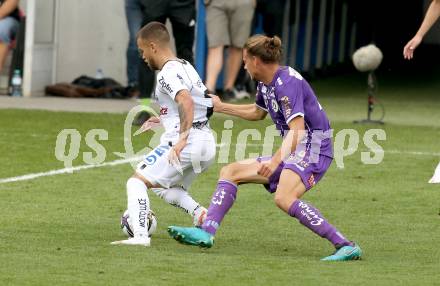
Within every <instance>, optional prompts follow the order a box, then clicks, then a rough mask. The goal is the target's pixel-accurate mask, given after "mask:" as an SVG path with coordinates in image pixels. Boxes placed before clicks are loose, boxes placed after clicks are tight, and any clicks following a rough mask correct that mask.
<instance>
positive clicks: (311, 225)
mask: <svg viewBox="0 0 440 286" xmlns="http://www.w3.org/2000/svg"><path fill="white" fill-rule="evenodd" d="M280 59H281V40H280V39H279V38H278V37H273V38H269V37H267V36H263V35H255V36H252V37H251V38H249V39H248V41H247V42H246V44H245V46H244V49H243V60H244V63H245V69H247V71H248V72H249V74H250V75H251V77H252V78H254V79H255V80H257V81H258V88H257V98H256V102H255V103H254V104H244V105H243V104H241V105H240V104H229V103H223V102H221V101H220V99H219V98H218V97H216V96H213V105H214V111H216V112H220V113H224V114H228V115H233V116H237V117H240V118H243V119H246V120H262V119H264V118H265V117H266V115H267V113H269V114H270V116H271V118H272V120H273V122H274V123H275V125H276V127H277V129H278V130H279V131H280V133H281V135H282V136H283V143H282V146H281V147H280V148H279V149H278V150H277V152H276V153H275V154H274V155H273V156H272V157H269V158H264V157H260V158H257V159H248V160H245V161H241V162H234V163H231V164H229V165H227V166H225V167H223V168H222V170H221V172H220V179H219V181H218V184H217V189H216V191H215V192H214V194H213V196H212V199H211V203H210V206H209V209H208V215H207V217H206V220H205V222H204V223H203V225H202V226H201V227H200V228H197V227H178V226H170V227H169V228H168V232H169V233H170V235H171V236H172V237H173V238H174V239H176V240H177V241H179V242H181V243H184V244H189V245H198V246H201V247H208V248H209V247H211V246H212V245H213V243H214V235H215V233H216V231H217V230H218V228H219V226H220V223H221V221H222V220H223V218H224V216H225V215H226V213H227V212H228V210H229V209H230V208H231V207H232V205H233V203H234V201H235V199H236V196H237V188H238V185H240V184H246V183H256V184H263V185H265V187H266V188H267V189H268V191H269V192H271V193H275V197H274V200H275V204H276V205H277V206H278V207H279V208H280V209H282V210H283V211H284V212H286V213H287V214H288V215H289V216H291V217H294V218H296V219H297V220H298V221H299V222H300V223H301V224H302V225H304V226H305V227H307V228H308V229H310V230H311V231H313V232H314V233H315V234H317V235H319V236H321V237H323V238H326V239H327V240H329V241H330V242H331V243H332V244H333V245H334V246H335V248H336V251H335V252H334V253H333V254H332V255H330V256H327V257H325V258H323V259H322V260H326V261H345V260H357V259H359V258H360V257H361V256H362V250H361V249H360V247H359V246H358V245H357V244H355V243H354V242H352V241H350V240H347V239H346V238H345V237H344V236H343V235H342V234H341V233H340V232H339V231H338V230H337V229H336V228H335V227H334V226H333V225H331V224H330V223H329V222H328V221H327V220H326V219H325V218H324V217H323V216H322V215H321V213H320V211H319V210H318V209H317V208H315V207H313V206H312V205H311V204H309V203H307V202H305V201H303V200H301V197H302V196H303V195H304V194H305V193H306V191H308V190H309V189H311V188H312V187H313V186H314V185H315V184H316V183H317V182H318V181H319V180H320V179H321V178H322V177H323V175H324V174H325V172H326V171H327V169H328V168H329V166H330V164H331V162H332V160H333V149H332V141H331V129H330V123H329V120H328V118H327V115H326V114H325V112H324V110H323V109H322V107H321V105H320V104H319V102H318V100H317V98H316V96H315V94H314V92H313V90H312V88H311V87H310V85H309V84H308V83H307V82H306V81H305V80H304V79H303V78H302V76H301V75H300V74H299V73H298V72H297V71H295V70H294V69H293V68H291V67H286V66H280V65H279V61H280Z"/></svg>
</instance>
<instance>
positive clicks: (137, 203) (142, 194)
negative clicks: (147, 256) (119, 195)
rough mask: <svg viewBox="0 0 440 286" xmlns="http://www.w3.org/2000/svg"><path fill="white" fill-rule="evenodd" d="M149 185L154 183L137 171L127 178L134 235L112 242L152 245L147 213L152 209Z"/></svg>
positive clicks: (128, 201)
mask: <svg viewBox="0 0 440 286" xmlns="http://www.w3.org/2000/svg"><path fill="white" fill-rule="evenodd" d="M148 187H149V188H151V187H153V184H152V183H151V182H149V181H148V180H147V179H145V178H144V177H143V176H141V175H140V174H138V173H135V174H134V175H133V176H132V177H131V178H130V179H128V180H127V209H128V214H129V216H130V217H131V218H132V222H133V237H132V238H129V239H126V240H120V241H114V242H112V243H111V244H113V245H117V244H124V245H141V246H150V237H149V236H148V220H147V215H148V212H149V211H150V200H149V198H148V194H147V188H148Z"/></svg>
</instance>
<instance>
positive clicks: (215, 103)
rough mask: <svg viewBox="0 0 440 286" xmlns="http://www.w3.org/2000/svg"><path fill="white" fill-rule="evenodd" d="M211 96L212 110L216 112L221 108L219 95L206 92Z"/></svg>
mask: <svg viewBox="0 0 440 286" xmlns="http://www.w3.org/2000/svg"><path fill="white" fill-rule="evenodd" d="M208 95H209V96H210V97H211V98H212V106H213V107H214V112H218V111H220V110H221V105H222V103H223V102H222V101H221V100H220V97H218V96H217V95H215V94H208Z"/></svg>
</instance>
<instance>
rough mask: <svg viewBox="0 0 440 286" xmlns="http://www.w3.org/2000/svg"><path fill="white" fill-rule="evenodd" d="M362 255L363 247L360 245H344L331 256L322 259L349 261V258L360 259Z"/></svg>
mask: <svg viewBox="0 0 440 286" xmlns="http://www.w3.org/2000/svg"><path fill="white" fill-rule="evenodd" d="M361 256H362V249H361V248H360V247H359V245H357V244H354V246H350V245H347V246H343V247H341V248H339V249H338V250H336V251H335V253H333V254H332V255H330V256H327V257H324V258H323V259H321V260H322V261H347V260H359V259H361Z"/></svg>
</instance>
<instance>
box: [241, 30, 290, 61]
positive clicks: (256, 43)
mask: <svg viewBox="0 0 440 286" xmlns="http://www.w3.org/2000/svg"><path fill="white" fill-rule="evenodd" d="M243 48H244V49H246V50H247V52H248V53H250V54H251V55H253V56H256V57H259V58H260V59H261V60H262V61H263V62H264V63H279V62H280V61H281V55H282V47H281V39H280V38H279V37H277V36H274V37H268V36H265V35H254V36H252V37H250V38H249V39H248V40H247V41H246V44H244V47H243Z"/></svg>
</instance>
